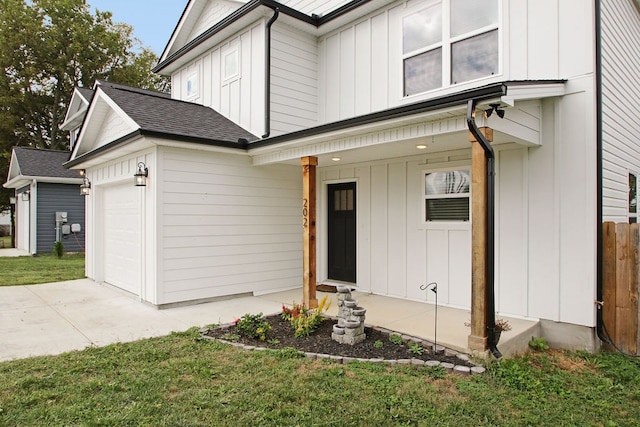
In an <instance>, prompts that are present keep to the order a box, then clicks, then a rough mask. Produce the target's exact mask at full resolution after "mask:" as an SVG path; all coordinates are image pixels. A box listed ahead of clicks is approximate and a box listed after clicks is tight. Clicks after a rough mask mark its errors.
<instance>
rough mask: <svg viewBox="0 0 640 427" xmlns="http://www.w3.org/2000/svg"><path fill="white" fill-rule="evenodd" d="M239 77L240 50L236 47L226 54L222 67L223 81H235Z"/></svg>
mask: <svg viewBox="0 0 640 427" xmlns="http://www.w3.org/2000/svg"><path fill="white" fill-rule="evenodd" d="M239 76H240V54H239V52H238V48H237V47H234V48H232V49H231V50H229V51H227V52H226V53H225V54H224V57H223V65H222V80H224V81H228V80H233V79H237V78H238V77H239Z"/></svg>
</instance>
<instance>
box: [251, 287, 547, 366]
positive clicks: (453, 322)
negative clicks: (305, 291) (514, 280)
mask: <svg viewBox="0 0 640 427" xmlns="http://www.w3.org/2000/svg"><path fill="white" fill-rule="evenodd" d="M325 295H327V296H328V297H329V299H330V300H331V307H330V308H329V310H328V311H327V314H328V315H330V316H336V315H337V313H338V304H337V298H336V295H337V294H336V293H330V292H322V291H318V292H317V297H318V299H322V298H324V296H325ZM352 296H353V298H354V299H356V300H358V304H359V305H360V306H361V307H362V308H364V309H366V310H367V313H366V325H368V326H371V327H381V328H386V329H389V330H391V331H394V332H398V333H400V334H404V335H410V336H414V337H418V338H422V339H424V340H428V341H431V342H433V341H434V338H436V337H435V336H434V335H435V334H436V333H437V344H438V346H443V347H445V348H448V349H452V350H456V351H459V352H463V353H467V352H469V348H468V339H469V333H470V328H469V327H468V326H465V322H468V321H470V319H471V310H465V309H459V308H452V307H446V306H438V307H437V329H436V305H435V304H433V303H430V302H427V301H426V300H425V301H424V302H420V301H411V300H407V299H402V298H393V297H387V296H380V295H374V294H370V293H366V292H360V291H354V292H352ZM301 297H302V289H300V288H299V289H292V290H287V291H281V292H276V293H272V294H266V295H261V296H260V299H264V300H270V301H274V302H278V303H282V304H288V305H290V304H292V303H293V302H296V303H299V302H301ZM425 299H426V295H425ZM500 318H501V319H502V318H503V319H505V320H508V321H509V324H510V325H511V327H512V329H511V331H508V332H504V333H503V334H502V336H501V338H500V342H499V343H498V348H499V349H500V352H501V353H502V355H503V356H504V357H511V356H513V355H515V354H519V353H523V352H525V351H526V350H527V348H528V343H529V340H531V337H534V336H535V337H538V336H540V324H539V322H538V321H537V320H533V319H519V318H513V317H507V316H500Z"/></svg>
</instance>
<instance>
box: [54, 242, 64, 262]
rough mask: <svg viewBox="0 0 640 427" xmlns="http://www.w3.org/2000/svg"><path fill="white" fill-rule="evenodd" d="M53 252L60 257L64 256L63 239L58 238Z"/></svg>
mask: <svg viewBox="0 0 640 427" xmlns="http://www.w3.org/2000/svg"><path fill="white" fill-rule="evenodd" d="M53 254H54V255H55V256H57V257H58V258H62V255H64V244H63V243H62V241H61V240H57V241H56V242H55V243H54V244H53Z"/></svg>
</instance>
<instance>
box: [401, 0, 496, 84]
mask: <svg viewBox="0 0 640 427" xmlns="http://www.w3.org/2000/svg"><path fill="white" fill-rule="evenodd" d="M498 52H499V42H498V0H483V1H478V0H439V1H433V2H432V3H431V4H430V5H428V6H427V7H425V8H422V9H420V10H417V11H413V12H412V13H410V14H408V15H407V16H405V17H404V18H403V20H402V55H403V56H402V58H403V70H404V95H405V96H409V95H415V94H418V93H422V92H427V91H430V90H433V89H438V88H441V87H445V86H449V85H454V84H457V83H462V82H466V81H470V80H474V79H478V78H481V77H486V76H491V75H493V74H497V73H498V68H499V60H498Z"/></svg>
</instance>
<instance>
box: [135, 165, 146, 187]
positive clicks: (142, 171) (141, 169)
mask: <svg viewBox="0 0 640 427" xmlns="http://www.w3.org/2000/svg"><path fill="white" fill-rule="evenodd" d="M148 176H149V169H147V167H146V166H145V164H144V163H142V162H140V163H138V171H137V172H136V173H135V175H133V184H134V185H135V186H136V187H146V185H147V177H148Z"/></svg>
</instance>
